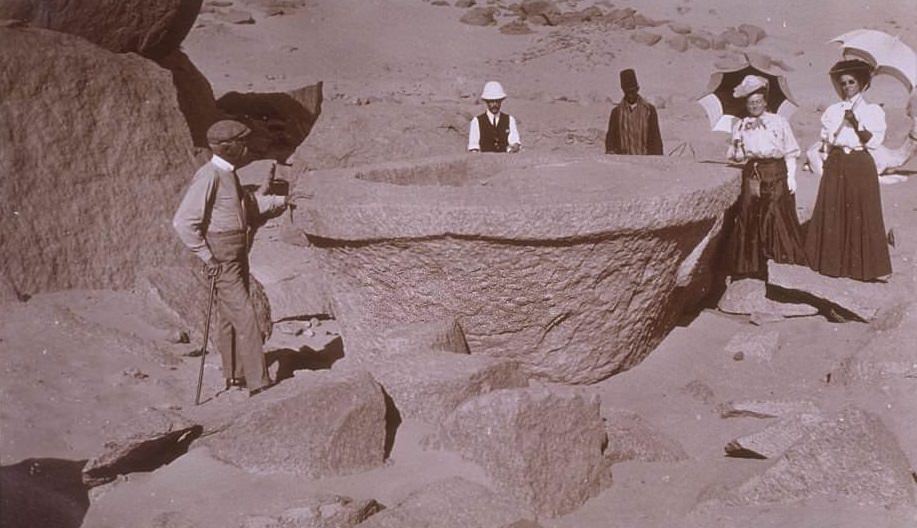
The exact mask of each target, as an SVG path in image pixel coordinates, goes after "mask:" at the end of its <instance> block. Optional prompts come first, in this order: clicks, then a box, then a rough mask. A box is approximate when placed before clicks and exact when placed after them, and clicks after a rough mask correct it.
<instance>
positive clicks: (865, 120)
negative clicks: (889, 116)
mask: <svg viewBox="0 0 917 528" xmlns="http://www.w3.org/2000/svg"><path fill="white" fill-rule="evenodd" d="M851 109H852V110H853V115H854V116H856V118H857V121H858V124H859V130H867V131H869V132H870V133H872V137H871V138H869V141H867V142H866V143H865V144H863V143H862V142H861V141H860V138H859V136H857V134H856V130H854V129H853V127H852V126H851V125H850V123H848V122H847V121H845V120H844V112H845V111H847V110H851ZM821 126H822V128H821V139H822V141H824V142H826V143H828V144H829V145H833V146H835V147H840V148H844V149H846V150H852V149H862V148H864V147H865V148H867V149H870V150H875V149H877V148H879V147H880V146H881V145H882V142H883V141H885V129H886V124H885V111H884V110H882V107H881V106H879V105H877V104H873V103H870V102H868V101H866V99H864V98H863V94H857V95H855V96H854V97H853V98H852V99H850V100H846V101H840V102H838V103H834V104H833V105H831V106H829V107H828V108H827V109H826V110H825V113H823V114H822V116H821Z"/></svg>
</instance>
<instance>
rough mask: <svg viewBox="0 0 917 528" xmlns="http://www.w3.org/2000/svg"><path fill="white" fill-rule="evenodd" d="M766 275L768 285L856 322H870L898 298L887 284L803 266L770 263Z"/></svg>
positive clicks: (893, 288) (893, 289)
mask: <svg viewBox="0 0 917 528" xmlns="http://www.w3.org/2000/svg"><path fill="white" fill-rule="evenodd" d="M767 273H768V279H767V282H768V285H769V286H772V287H776V288H779V289H781V290H783V291H785V292H787V293H789V294H792V295H797V296H799V297H800V298H801V299H804V300H806V302H808V303H810V304H812V305H814V306H823V307H826V308H830V309H833V310H835V311H838V312H839V314H840V315H841V316H850V317H851V318H852V319H855V320H859V321H865V322H869V321H872V320H873V319H875V318H876V316H877V315H878V314H879V311H880V310H882V308H885V307H888V306H891V305H893V304H895V301H894V299H896V298H897V295H896V293H897V292H896V288H895V287H894V286H892V285H890V284H886V283H881V282H862V281H858V280H853V279H847V278H837V277H827V276H825V275H821V274H819V273H816V272H815V271H813V270H811V269H809V268H808V267H805V266H794V265H790V264H775V263H773V262H769V263H768V266H767Z"/></svg>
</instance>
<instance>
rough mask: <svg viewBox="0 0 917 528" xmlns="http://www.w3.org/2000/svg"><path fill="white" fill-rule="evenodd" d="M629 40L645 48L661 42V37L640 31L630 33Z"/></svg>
mask: <svg viewBox="0 0 917 528" xmlns="http://www.w3.org/2000/svg"><path fill="white" fill-rule="evenodd" d="M630 39H631V40H633V41H634V42H637V43H639V44H643V45H645V46H655V45H656V43H657V42H659V41H660V40H662V35H657V34H655V33H651V32H649V31H644V30H642V29H640V30H637V31H634V32H633V33H631V35H630Z"/></svg>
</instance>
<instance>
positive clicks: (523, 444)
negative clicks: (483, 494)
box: [440, 387, 608, 516]
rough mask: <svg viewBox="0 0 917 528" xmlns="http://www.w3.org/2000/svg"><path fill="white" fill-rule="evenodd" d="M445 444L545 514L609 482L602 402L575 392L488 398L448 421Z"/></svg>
mask: <svg viewBox="0 0 917 528" xmlns="http://www.w3.org/2000/svg"><path fill="white" fill-rule="evenodd" d="M440 438H441V440H442V442H443V445H444V446H445V447H447V448H449V449H454V450H456V451H458V452H459V453H461V454H462V456H463V457H464V458H467V459H469V460H472V461H474V462H477V463H478V464H480V465H481V466H482V467H483V468H484V470H485V471H487V472H488V474H490V476H491V477H492V478H493V479H494V481H495V482H496V483H497V485H498V486H499V487H500V488H501V489H502V490H504V491H505V492H506V493H508V494H509V495H511V496H513V497H514V498H516V499H517V500H519V501H520V502H521V503H522V504H524V505H526V506H527V507H529V508H531V509H533V510H534V511H536V512H537V513H539V514H542V515H548V516H556V515H562V514H565V513H569V512H571V511H573V510H575V509H576V508H578V507H579V506H581V505H582V504H583V503H584V502H586V501H587V500H588V499H589V498H591V497H594V496H595V495H596V494H598V492H599V491H600V490H601V487H602V486H603V485H604V484H606V483H607V482H608V479H607V478H606V476H607V467H608V466H607V462H606V461H605V459H604V457H603V454H602V448H603V446H604V444H605V441H606V436H605V427H604V424H603V423H602V419H601V417H600V416H599V402H598V399H597V398H586V397H585V396H584V395H582V394H580V393H578V392H575V391H571V390H559V389H548V388H545V387H535V388H528V389H503V390H497V391H493V392H489V393H487V394H484V395H482V396H479V397H477V398H474V399H472V400H469V401H467V402H465V403H463V404H462V405H461V406H459V407H458V408H457V409H456V410H455V411H454V412H453V413H452V414H451V415H449V417H448V418H447V419H446V421H445V422H444V423H443V424H442V426H441V428H440Z"/></svg>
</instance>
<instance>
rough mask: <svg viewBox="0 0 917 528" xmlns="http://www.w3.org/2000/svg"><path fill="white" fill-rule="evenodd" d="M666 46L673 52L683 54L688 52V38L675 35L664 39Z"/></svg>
mask: <svg viewBox="0 0 917 528" xmlns="http://www.w3.org/2000/svg"><path fill="white" fill-rule="evenodd" d="M665 42H666V44H668V45H669V47H670V48H672V49H673V50H675V51H678V52H684V51H687V50H688V38H687V37H685V36H684V35H675V36H672V37H669V38H667V39H665Z"/></svg>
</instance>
